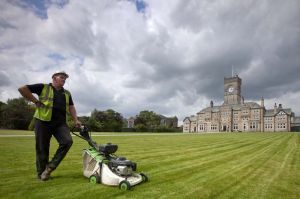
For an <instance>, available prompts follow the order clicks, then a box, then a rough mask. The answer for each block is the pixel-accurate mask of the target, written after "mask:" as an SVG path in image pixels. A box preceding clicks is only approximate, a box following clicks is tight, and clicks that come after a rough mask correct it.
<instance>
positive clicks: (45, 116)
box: [33, 84, 71, 121]
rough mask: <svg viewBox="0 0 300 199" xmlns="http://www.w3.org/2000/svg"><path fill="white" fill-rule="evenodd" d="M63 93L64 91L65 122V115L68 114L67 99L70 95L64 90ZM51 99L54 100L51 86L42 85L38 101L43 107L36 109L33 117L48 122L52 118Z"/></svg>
mask: <svg viewBox="0 0 300 199" xmlns="http://www.w3.org/2000/svg"><path fill="white" fill-rule="evenodd" d="M64 91H65V92H64V93H65V98H66V120H67V115H68V114H69V113H70V110H69V99H70V95H71V94H70V92H69V91H67V90H66V89H65V90H64ZM53 98H54V92H53V88H52V86H51V85H50V84H44V88H43V90H42V92H41V94H40V95H39V100H40V101H41V102H42V103H43V106H41V107H37V108H36V110H35V113H34V115H33V117H34V118H37V119H39V120H43V121H50V120H51V117H52V108H53Z"/></svg>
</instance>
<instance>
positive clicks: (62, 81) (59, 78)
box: [54, 75, 67, 86]
mask: <svg viewBox="0 0 300 199" xmlns="http://www.w3.org/2000/svg"><path fill="white" fill-rule="evenodd" d="M66 79H67V77H66V76H65V75H56V76H55V77H54V81H55V83H56V84H57V85H58V86H64V84H65V82H66Z"/></svg>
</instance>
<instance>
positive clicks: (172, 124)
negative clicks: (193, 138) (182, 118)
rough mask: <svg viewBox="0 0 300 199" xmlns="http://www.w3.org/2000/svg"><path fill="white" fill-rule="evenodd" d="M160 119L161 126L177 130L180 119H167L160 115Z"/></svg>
mask: <svg viewBox="0 0 300 199" xmlns="http://www.w3.org/2000/svg"><path fill="white" fill-rule="evenodd" d="M159 117H160V125H162V126H166V127H168V128H177V126H178V118H177V117H176V116H174V117H166V116H164V115H159Z"/></svg>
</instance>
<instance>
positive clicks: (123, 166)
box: [108, 157, 136, 176]
mask: <svg viewBox="0 0 300 199" xmlns="http://www.w3.org/2000/svg"><path fill="white" fill-rule="evenodd" d="M108 166H109V168H110V169H111V170H112V171H113V172H114V173H116V174H117V175H120V176H130V175H132V173H133V171H136V163H135V162H132V161H130V160H127V159H126V158H125V157H117V158H115V159H111V160H110V161H109V163H108Z"/></svg>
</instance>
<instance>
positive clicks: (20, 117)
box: [1, 97, 35, 130]
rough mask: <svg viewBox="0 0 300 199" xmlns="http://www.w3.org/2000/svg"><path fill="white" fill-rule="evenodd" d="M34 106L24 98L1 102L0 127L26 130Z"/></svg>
mask: <svg viewBox="0 0 300 199" xmlns="http://www.w3.org/2000/svg"><path fill="white" fill-rule="evenodd" d="M34 110H35V107H34V106H32V105H31V104H29V103H28V102H27V101H26V100H25V99H24V98H22V97H21V98H16V99H8V100H7V104H3V103H2V104H1V127H2V128H8V129H22V130H27V129H28V126H29V124H30V122H31V120H32V116H33V114H34Z"/></svg>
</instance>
